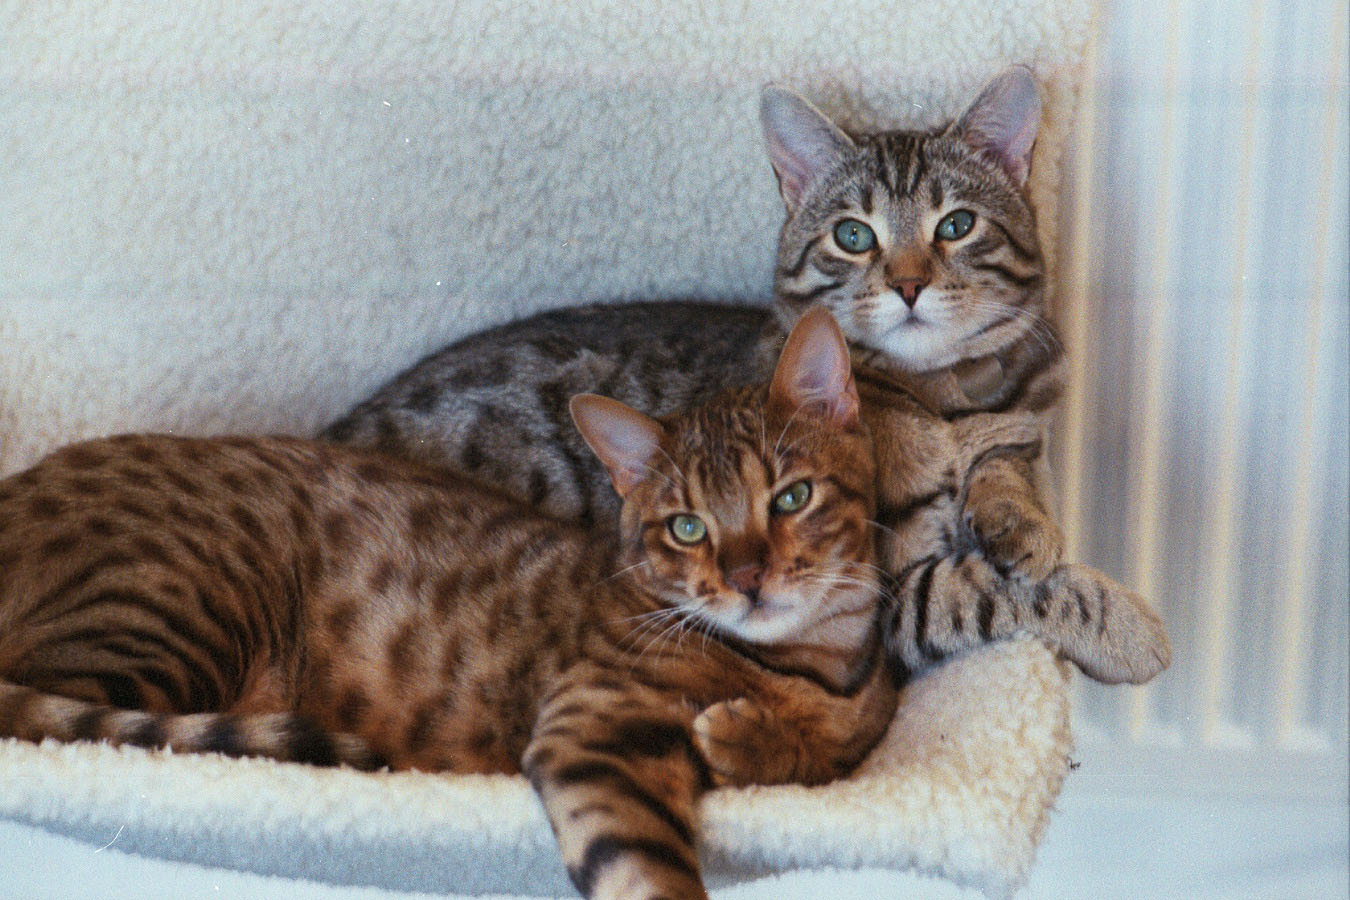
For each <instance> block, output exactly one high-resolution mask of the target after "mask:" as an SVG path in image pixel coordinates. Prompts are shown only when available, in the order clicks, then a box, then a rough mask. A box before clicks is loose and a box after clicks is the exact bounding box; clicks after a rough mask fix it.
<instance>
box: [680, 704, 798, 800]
mask: <svg viewBox="0 0 1350 900" xmlns="http://www.w3.org/2000/svg"><path fill="white" fill-rule="evenodd" d="M775 731H776V729H775V728H774V727H773V717H772V716H771V715H770V714H769V712H768V710H766V709H764V707H762V706H760V705H759V704H758V703H756V702H755V701H754V700H751V699H749V698H747V697H738V698H736V699H734V700H723V701H722V702H721V703H714V704H713V705H712V706H709V707H708V708H707V709H705V710H703V712H701V713H699V715H698V717H697V718H695V719H694V745H695V746H696V747H697V748H698V751H699V753H701V754H702V755H703V758H704V760H706V761H707V763H708V768H709V769H710V770H711V771H712V775H713V780H714V781H715V782H716V783H717V784H722V785H745V784H752V783H753V784H765V783H767V782H766V778H770V779H771V778H772V772H771V771H770V770H772V769H773V768H775V766H774V765H773V759H774V757H775V756H776V757H778V758H779V759H781V758H782V755H783V754H784V753H787V752H789V749H790V748H787V747H775V746H774V738H773V734H774V733H775Z"/></svg>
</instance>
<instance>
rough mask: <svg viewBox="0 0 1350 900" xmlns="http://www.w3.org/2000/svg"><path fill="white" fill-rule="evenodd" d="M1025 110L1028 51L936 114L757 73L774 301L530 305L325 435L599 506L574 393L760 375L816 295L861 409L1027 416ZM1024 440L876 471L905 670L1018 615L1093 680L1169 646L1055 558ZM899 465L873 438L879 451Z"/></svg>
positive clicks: (1151, 660) (636, 393)
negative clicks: (862, 127) (775, 246)
mask: <svg viewBox="0 0 1350 900" xmlns="http://www.w3.org/2000/svg"><path fill="white" fill-rule="evenodd" d="M1039 119H1040V100H1039V96H1038V94H1037V90H1036V85H1035V82H1034V80H1033V77H1032V74H1031V72H1030V70H1029V69H1027V68H1025V67H1022V66H1014V67H1012V68H1010V69H1008V70H1006V71H1005V72H1003V73H1002V74H1000V75H999V76H998V77H996V78H995V79H994V80H993V81H991V82H990V83H989V84H988V85H987V86H986V87H985V88H984V90H983V91H982V92H981V93H980V94H979V96H978V97H977V98H976V99H975V101H974V102H973V103H972V104H971V106H970V107H969V108H968V109H967V110H966V111H965V112H964V113H963V114H962V115H961V116H960V117H959V118H958V119H957V120H956V121H955V122H954V123H952V124H951V125H950V126H947V127H945V128H942V129H938V130H935V131H932V132H913V131H889V132H882V133H878V134H870V135H858V136H850V135H848V134H846V133H845V132H844V131H843V130H841V129H840V128H839V127H838V126H836V125H835V124H834V123H833V122H831V121H830V120H829V119H828V118H827V117H826V116H825V115H824V114H822V113H821V112H820V111H819V110H817V109H816V108H815V107H814V106H812V105H811V104H810V103H809V102H808V101H807V100H805V99H804V98H802V97H801V96H799V95H797V94H796V93H794V92H792V91H790V90H788V89H786V88H782V87H778V86H772V85H771V86H769V87H767V88H766V89H765V90H764V93H763V95H762V101H761V120H762V124H763V126H764V131H765V135H766V139H767V144H768V149H769V157H770V161H771V162H772V164H773V168H774V171H775V173H776V174H777V176H778V183H779V188H780V192H781V194H782V197H783V200H784V203H785V205H786V210H787V216H786V220H785V222H784V224H783V229H782V232H781V235H780V241H779V250H778V262H777V266H776V269H775V278H774V289H775V296H774V303H773V306H772V308H770V309H765V308H759V307H751V306H728V305H714V304H701V303H687V302H666V303H641V304H625V305H592V306H583V307H577V308H572V309H565V310H557V311H553V312H547V313H543V314H540V315H536V316H534V317H531V318H529V319H526V320H524V321H521V322H514V323H510V324H507V325H504V326H501V327H499V328H496V329H493V330H491V331H487V332H484V333H481V334H478V335H474V336H471V337H468V338H466V339H464V340H461V341H459V342H458V343H455V344H453V345H451V346H449V347H447V348H445V349H443V350H441V351H439V352H437V353H435V354H433V355H431V356H429V357H427V358H426V359H424V360H422V361H421V362H419V363H418V364H417V365H415V366H414V367H412V368H411V369H409V370H408V371H406V372H404V373H403V374H401V375H399V376H398V377H396V378H395V379H394V380H393V381H392V382H390V383H389V384H388V385H386V386H385V387H383V388H381V389H380V390H379V391H377V392H376V393H375V394H374V395H373V396H372V397H371V398H369V399H368V400H366V401H365V402H363V403H361V404H359V405H358V406H357V407H356V408H354V409H353V410H352V411H351V412H349V413H348V414H347V415H346V416H344V417H343V418H342V419H340V420H339V421H337V422H335V423H333V424H332V425H330V426H329V427H328V428H327V429H326V430H325V431H324V432H323V436H324V437H325V438H327V439H330V440H334V441H339V442H345V443H352V444H358V445H362V446H367V447H376V448H379V449H382V450H385V451H387V452H391V453H395V454H399V455H404V456H411V457H414V458H417V459H420V460H423V461H427V462H433V463H437V464H441V465H446V466H449V467H450V468H453V469H455V470H457V471H460V472H462V473H466V474H469V475H471V476H473V477H475V478H478V479H480V480H482V481H485V482H488V483H490V484H493V485H495V486H497V487H499V488H502V489H504V490H506V491H507V492H508V493H510V494H512V495H514V496H516V497H519V498H521V499H524V500H526V501H528V502H530V503H531V504H533V505H534V506H535V507H537V508H539V509H541V510H544V511H546V512H548V513H551V514H553V515H556V516H559V517H562V518H567V519H580V520H582V521H584V522H587V523H598V524H601V525H603V526H605V527H612V526H613V524H614V523H615V517H616V514H617V505H616V504H615V503H614V500H613V494H612V491H611V490H610V489H609V482H608V479H607V477H606V474H605V472H604V470H603V469H602V468H601V467H600V466H598V465H597V464H596V463H595V461H594V459H593V457H592V456H591V454H590V453H588V451H587V448H586V446H585V444H584V442H583V441H582V439H581V436H580V434H579V433H578V432H577V431H576V429H575V428H574V427H573V426H572V424H571V422H570V420H569V417H568V411H567V402H568V399H569V398H570V397H571V396H572V395H574V394H577V393H582V392H588V391H589V392H595V393H600V394H604V395H606V396H610V397H615V398H618V399H620V400H622V401H623V402H625V403H627V404H629V405H631V406H633V407H635V408H637V409H640V410H642V411H644V412H646V413H649V414H652V415H665V414H668V413H670V412H674V411H676V410H680V409H686V408H689V407H691V406H694V405H697V404H699V403H701V402H704V401H705V400H706V399H707V398H708V397H709V396H710V395H711V394H713V393H714V392H715V391H717V390H719V389H721V388H723V387H727V386H734V385H745V384H750V383H754V382H756V381H762V380H764V379H765V377H766V376H767V374H768V373H769V372H770V371H771V365H772V361H773V360H774V359H775V358H776V357H777V353H778V350H779V348H780V346H781V344H782V341H783V339H784V337H785V335H786V334H787V332H788V331H789V330H790V328H791V326H792V325H793V324H794V323H795V322H796V321H797V320H798V319H799V318H800V317H801V315H802V314H803V312H805V310H807V309H809V308H811V307H813V306H824V307H825V308H827V309H829V310H830V311H831V312H832V313H833V314H834V316H835V318H836V320H837V321H838V322H839V324H840V326H841V328H842V329H843V332H844V334H845V336H846V337H847V338H848V340H849V343H850V346H851V348H852V351H853V355H854V364H855V373H856V377H857V378H858V380H859V382H860V385H866V384H870V385H871V389H870V390H869V391H865V392H864V406H865V408H866V407H867V406H868V405H869V404H872V403H874V402H877V401H876V400H875V398H877V397H880V396H884V394H885V392H886V391H890V392H893V393H896V394H903V395H904V396H905V397H906V398H907V399H906V402H908V403H909V404H910V405H911V406H917V407H918V408H921V409H926V410H928V412H929V414H930V415H931V417H932V427H933V428H934V429H935V430H936V431H935V433H942V434H944V435H947V434H950V433H951V432H950V429H951V428H952V427H955V426H959V424H960V422H961V420H963V419H964V418H965V417H968V416H972V415H975V414H981V413H994V414H1009V415H1017V416H1023V417H1031V418H1032V419H1039V418H1042V417H1043V416H1044V415H1045V414H1046V413H1047V411H1048V410H1049V409H1050V408H1051V407H1052V406H1053V404H1054V402H1055V400H1056V398H1057V397H1058V394H1059V390H1060V373H1061V348H1060V344H1059V341H1058V339H1057V337H1056V335H1055V333H1054V331H1053V329H1052V327H1051V326H1050V324H1049V323H1048V322H1047V321H1046V319H1045V318H1044V313H1045V311H1046V310H1045V295H1044V290H1045V269H1044V262H1043V259H1042V255H1041V251H1040V245H1039V242H1038V238H1037V233H1036V220H1035V213H1034V211H1033V209H1032V207H1031V205H1030V203H1029V202H1028V199H1027V196H1026V191H1025V188H1026V179H1027V176H1028V174H1029V171H1030V163H1031V151H1032V147H1033V144H1034V141H1035V137H1036V132H1037V128H1038V125H1039ZM869 397H871V398H873V399H869ZM869 418H870V417H869ZM1041 424H1042V427H1043V425H1044V422H1043V421H1042V423H1041ZM869 425H871V426H872V427H873V428H874V429H875V428H876V427H877V425H876V422H875V421H869ZM958 430H959V429H958ZM878 437H879V438H880V437H884V436H878ZM878 443H879V445H882V446H884V445H885V444H886V441H885V440H884V439H881V440H879V442H878ZM902 445H903V442H896V446H902ZM1029 449H1030V450H1031V451H1032V452H1030V453H1027V454H1021V455H1012V454H1004V455H999V456H996V457H993V458H990V459H988V460H986V461H984V462H983V463H982V464H981V465H980V466H978V467H977V468H976V469H975V470H974V472H973V474H972V476H971V477H970V479H969V480H967V481H964V482H962V483H960V484H957V483H956V481H955V479H951V480H949V482H948V483H945V484H941V485H935V486H934V488H933V491H932V493H931V494H930V495H929V496H928V497H927V501H928V502H927V503H926V504H921V505H915V504H912V503H907V504H905V505H904V506H903V507H901V508H893V507H890V506H888V505H887V502H886V500H887V497H886V493H887V492H886V491H885V490H884V489H882V490H881V491H880V493H879V497H878V501H879V504H880V506H879V510H878V524H879V526H880V527H881V529H882V534H883V535H884V538H883V544H886V545H888V546H883V548H882V552H881V558H882V561H883V564H884V565H885V566H886V567H887V568H888V571H889V574H890V576H891V579H890V591H891V593H892V595H893V598H894V616H893V619H894V622H893V626H892V628H891V632H890V633H889V634H888V639H889V641H890V645H891V648H892V654H893V659H894V660H895V661H897V662H899V663H901V664H902V666H903V668H905V669H907V670H914V669H917V668H921V667H923V666H924V665H927V664H928V663H930V662H931V661H933V660H935V659H939V658H941V657H943V656H945V655H947V654H948V653H951V652H955V651H957V650H960V649H963V648H965V647H969V646H975V645H978V644H980V643H983V642H986V641H988V640H991V639H994V638H996V637H1000V636H1003V635H1006V634H1011V633H1016V632H1029V633H1033V634H1037V635H1039V636H1041V637H1042V638H1044V639H1046V640H1047V641H1048V642H1050V643H1051V645H1052V646H1055V647H1057V648H1058V649H1059V650H1060V651H1061V652H1063V653H1064V654H1065V655H1066V656H1067V657H1068V658H1070V659H1072V660H1073V661H1074V662H1076V663H1077V664H1078V665H1079V666H1080V667H1081V668H1083V669H1084V671H1086V672H1088V674H1090V675H1092V676H1093V677H1096V678H1099V679H1100V680H1104V681H1132V682H1142V681H1146V680H1148V679H1149V678H1151V677H1152V676H1153V675H1155V674H1157V672H1159V671H1161V669H1162V668H1164V667H1165V666H1166V665H1167V663H1168V661H1169V659H1170V649H1169V648H1168V646H1167V641H1166V636H1165V634H1164V633H1163V631H1162V627H1161V624H1160V623H1158V622H1157V619H1156V616H1155V615H1154V614H1153V612H1152V611H1151V610H1150V609H1149V607H1148V605H1147V603H1145V602H1144V601H1143V600H1142V599H1141V598H1139V597H1137V596H1135V595H1133V594H1131V593H1130V592H1129V591H1127V590H1126V589H1124V588H1123V587H1121V586H1120V585H1118V584H1116V583H1115V582H1114V581H1112V580H1110V579H1109V578H1107V577H1106V576H1105V575H1103V574H1102V573H1100V572H1096V571H1095V570H1091V569H1087V568H1086V567H1082V566H1064V565H1061V563H1060V556H1061V544H1062V540H1061V537H1060V533H1059V529H1058V528H1057V526H1056V525H1055V523H1054V521H1053V520H1052V518H1051V517H1050V516H1049V515H1048V514H1047V513H1046V511H1045V509H1044V507H1043V505H1042V503H1041V501H1040V499H1039V496H1038V493H1037V489H1036V486H1035V478H1034V471H1035V468H1036V466H1037V464H1038V460H1039V457H1040V444H1039V442H1038V443H1037V444H1036V446H1035V447H1034V448H1029ZM903 465H904V462H903V460H891V459H886V458H885V457H884V455H883V456H881V457H879V458H878V466H879V470H881V471H883V472H884V471H886V470H888V469H890V468H898V467H903ZM905 496H915V495H913V494H905ZM1051 609H1054V610H1071V611H1072V614H1071V615H1070V614H1068V613H1065V614H1055V615H1052V614H1051V613H1050V610H1051ZM1112 611H1114V614H1113V613H1112ZM1052 620H1053V621H1052ZM1070 620H1072V621H1070ZM1108 621H1112V622H1117V623H1118V624H1117V625H1116V626H1113V628H1111V629H1107V628H1106V627H1105V626H1106V623H1107V622H1108ZM1127 621H1128V622H1129V623H1132V624H1126V622H1127ZM998 623H1002V624H1001V625H1000V624H998ZM1089 631H1090V632H1091V634H1087V632H1089ZM1070 632H1072V634H1071V633H1070ZM1075 648H1077V649H1075Z"/></svg>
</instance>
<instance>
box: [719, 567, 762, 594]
mask: <svg viewBox="0 0 1350 900" xmlns="http://www.w3.org/2000/svg"><path fill="white" fill-rule="evenodd" d="M727 581H729V582H731V586H732V587H734V588H735V589H736V590H738V591H740V592H741V593H742V594H744V595H745V596H746V597H748V598H749V599H750V602H751V603H758V602H759V589H760V588H762V587H763V586H764V566H762V565H761V564H759V563H749V564H747V565H744V566H741V567H739V568H737V569H733V570H732V571H730V572H728V573H727Z"/></svg>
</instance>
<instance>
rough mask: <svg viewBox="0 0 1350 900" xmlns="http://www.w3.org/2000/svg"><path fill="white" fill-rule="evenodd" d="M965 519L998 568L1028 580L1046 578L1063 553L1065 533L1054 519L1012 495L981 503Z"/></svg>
mask: <svg viewBox="0 0 1350 900" xmlns="http://www.w3.org/2000/svg"><path fill="white" fill-rule="evenodd" d="M966 523H967V524H968V525H969V527H970V530H971V531H972V532H973V533H974V534H975V537H976V539H977V540H978V541H979V542H980V546H981V547H983V548H984V552H985V554H986V556H987V557H988V558H989V561H990V562H991V563H993V564H994V566H995V567H996V568H998V569H999V571H1001V572H1004V573H1005V574H1008V575H1012V576H1015V577H1018V578H1023V579H1025V580H1027V581H1042V580H1044V579H1045V578H1048V577H1049V576H1050V573H1051V572H1053V571H1054V570H1055V568H1056V567H1057V566H1058V565H1059V561H1060V557H1061V556H1062V555H1063V553H1064V535H1063V534H1062V533H1061V532H1060V530H1059V526H1058V525H1056V524H1055V522H1054V520H1053V519H1051V518H1050V517H1049V516H1047V515H1045V513H1043V512H1041V511H1040V510H1039V509H1036V508H1034V507H1031V506H1029V505H1027V504H1025V503H1019V502H1017V500H1015V499H1011V498H1009V499H997V500H992V501H990V502H987V503H982V504H980V506H979V507H978V508H976V509H973V510H971V511H970V512H969V513H968V514H967V516H966Z"/></svg>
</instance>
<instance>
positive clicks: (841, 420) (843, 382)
mask: <svg viewBox="0 0 1350 900" xmlns="http://www.w3.org/2000/svg"><path fill="white" fill-rule="evenodd" d="M769 402H770V403H782V404H785V405H786V406H788V407H789V408H790V409H794V410H795V409H799V408H801V407H803V406H806V405H807V404H817V403H820V404H824V406H825V410H826V415H828V416H829V418H830V419H831V420H832V421H833V422H834V423H835V424H837V425H840V426H849V425H854V424H856V423H857V421H858V389H857V387H856V386H855V385H854V384H853V370H852V368H850V361H849V355H848V344H846V343H845V342H844V335H843V332H841V331H840V330H839V325H838V324H837V323H836V322H835V321H834V316H832V315H830V313H829V311H828V310H827V309H825V308H824V307H822V306H813V307H812V308H811V309H809V310H807V312H806V315H804V316H802V318H801V320H800V321H799V322H797V325H796V327H794V328H793V329H792V333H791V334H789V335H788V339H787V343H785V344H784V345H783V352H782V354H781V355H780V356H779V357H778V367H777V368H776V369H774V373H773V381H772V382H771V383H770V385H769Z"/></svg>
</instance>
